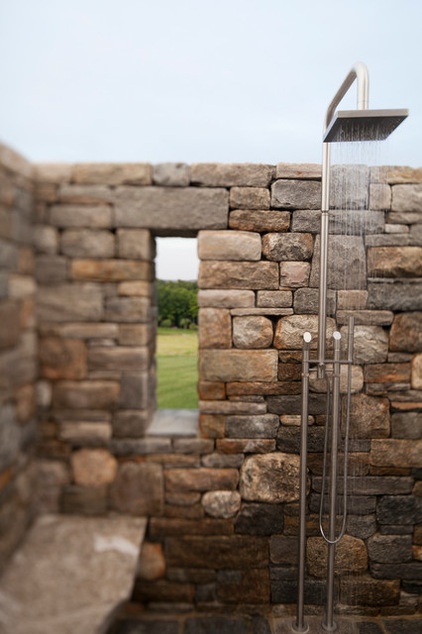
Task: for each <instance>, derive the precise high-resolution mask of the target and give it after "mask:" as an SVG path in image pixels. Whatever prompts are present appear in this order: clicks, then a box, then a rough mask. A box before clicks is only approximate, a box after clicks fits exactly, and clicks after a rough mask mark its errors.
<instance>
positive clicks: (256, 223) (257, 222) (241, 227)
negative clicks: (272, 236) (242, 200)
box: [229, 209, 290, 232]
mask: <svg viewBox="0 0 422 634" xmlns="http://www.w3.org/2000/svg"><path fill="white" fill-rule="evenodd" d="M289 226H290V212H289V211H274V210H271V211H270V210H268V209H259V210H258V209H247V210H246V209H235V210H234V211H231V212H230V216H229V227H230V229H237V230H238V231H259V232H264V231H287V230H288V229H289Z"/></svg>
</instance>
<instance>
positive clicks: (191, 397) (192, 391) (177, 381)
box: [157, 328, 198, 409]
mask: <svg viewBox="0 0 422 634" xmlns="http://www.w3.org/2000/svg"><path fill="white" fill-rule="evenodd" d="M197 364H198V333H197V332H196V331H194V330H179V329H177V328H158V333H157V405H158V409H196V408H197V407H198V391H197V382H198V368H197Z"/></svg>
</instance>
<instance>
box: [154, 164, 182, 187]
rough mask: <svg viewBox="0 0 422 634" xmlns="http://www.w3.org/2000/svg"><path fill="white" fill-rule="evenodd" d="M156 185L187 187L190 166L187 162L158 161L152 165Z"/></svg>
mask: <svg viewBox="0 0 422 634" xmlns="http://www.w3.org/2000/svg"><path fill="white" fill-rule="evenodd" d="M152 178H153V181H154V185H164V186H165V187H187V186H188V185H189V182H190V168H189V165H187V164H186V163H157V164H156V165H153V167H152Z"/></svg>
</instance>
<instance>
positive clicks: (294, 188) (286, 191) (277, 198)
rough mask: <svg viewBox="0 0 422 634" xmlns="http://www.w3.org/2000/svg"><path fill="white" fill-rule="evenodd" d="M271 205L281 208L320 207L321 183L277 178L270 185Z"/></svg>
mask: <svg viewBox="0 0 422 634" xmlns="http://www.w3.org/2000/svg"><path fill="white" fill-rule="evenodd" d="M271 206H272V207H276V208H281V209H320V208H321V183H319V182H317V181H311V180H289V179H280V180H277V181H276V182H275V183H273V185H272V186H271Z"/></svg>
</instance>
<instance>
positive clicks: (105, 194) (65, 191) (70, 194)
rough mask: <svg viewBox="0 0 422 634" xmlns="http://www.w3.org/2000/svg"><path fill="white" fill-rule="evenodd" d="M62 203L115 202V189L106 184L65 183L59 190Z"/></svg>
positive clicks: (89, 203) (92, 203) (94, 203)
mask: <svg viewBox="0 0 422 634" xmlns="http://www.w3.org/2000/svg"><path fill="white" fill-rule="evenodd" d="M58 198H59V200H60V202H61V203H71V204H78V205H79V204H80V205H96V204H101V203H112V202H113V190H112V189H111V188H110V187H107V186H106V185H75V184H71V185H69V184H63V185H61V186H60V188H59V191H58Z"/></svg>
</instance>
